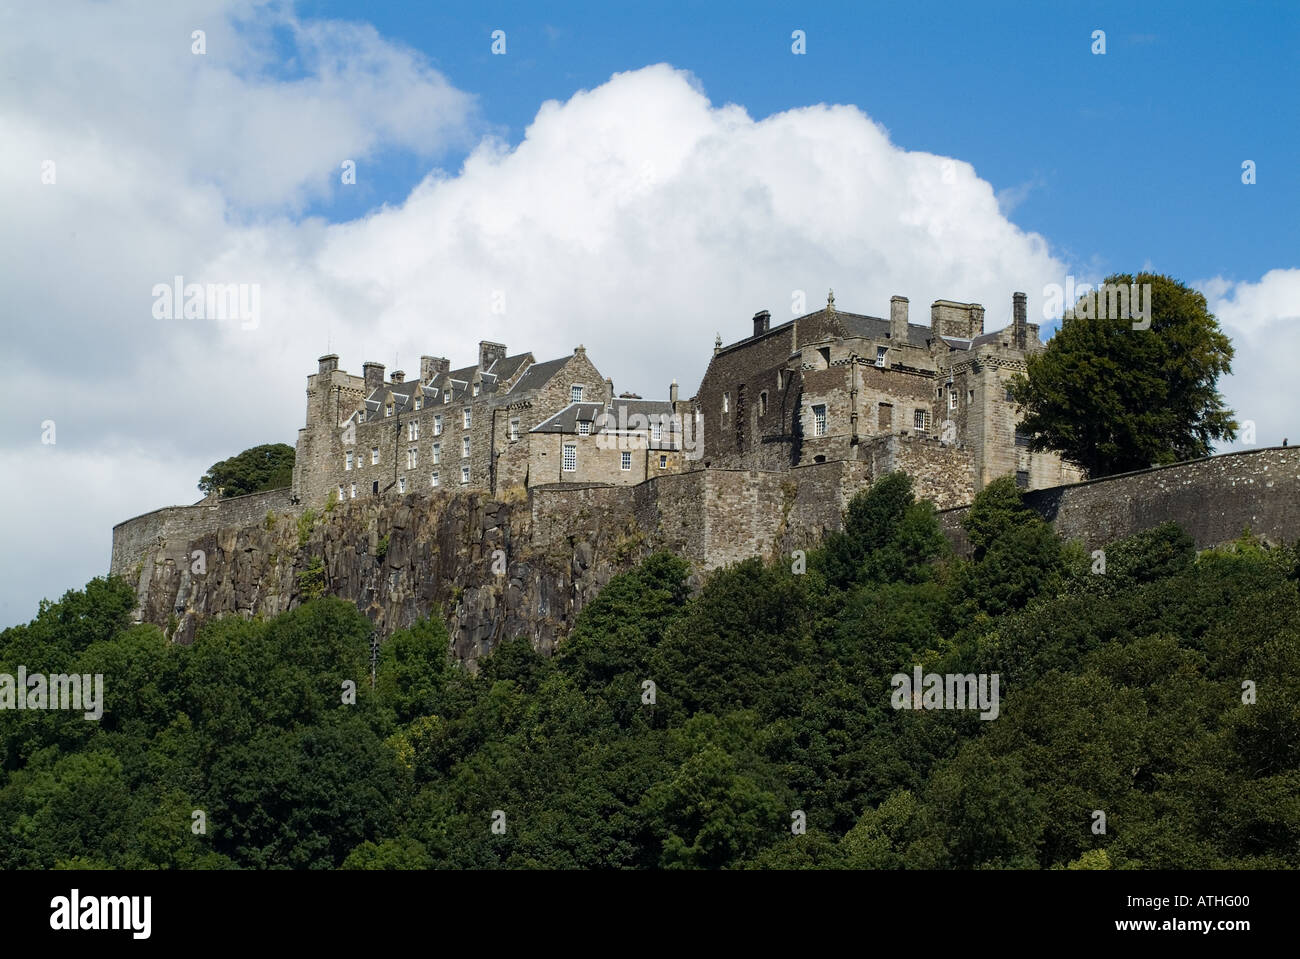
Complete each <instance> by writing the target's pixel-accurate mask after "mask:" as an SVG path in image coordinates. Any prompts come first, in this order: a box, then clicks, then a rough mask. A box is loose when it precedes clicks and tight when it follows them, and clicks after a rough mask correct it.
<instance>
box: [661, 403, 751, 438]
mask: <svg viewBox="0 0 1300 959" xmlns="http://www.w3.org/2000/svg"><path fill="white" fill-rule="evenodd" d="M763 395H764V396H766V395H767V394H766V393H764V394H763ZM663 436H664V424H663V423H662V422H661V421H660V420H658V419H656V420H655V421H654V422H653V423H651V424H650V438H651V439H652V440H654V441H655V442H656V443H658V442H659V441H660V440H661V439H663Z"/></svg>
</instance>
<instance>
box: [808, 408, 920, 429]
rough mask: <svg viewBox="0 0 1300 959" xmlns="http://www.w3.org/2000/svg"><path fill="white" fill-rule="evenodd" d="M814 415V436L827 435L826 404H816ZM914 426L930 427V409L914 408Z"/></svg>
mask: <svg viewBox="0 0 1300 959" xmlns="http://www.w3.org/2000/svg"><path fill="white" fill-rule="evenodd" d="M880 405H881V406H885V405H887V404H884V403H882V404H880ZM812 416H813V436H825V435H826V430H827V427H826V406H825V405H824V404H821V403H818V404H817V405H816V406H814V407H813V408H812ZM912 426H913V427H915V428H916V429H918V430H921V431H924V430H928V429H929V428H930V411H929V410H913V411H912Z"/></svg>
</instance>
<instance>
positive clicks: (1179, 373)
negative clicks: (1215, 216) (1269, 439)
mask: <svg viewBox="0 0 1300 959" xmlns="http://www.w3.org/2000/svg"><path fill="white" fill-rule="evenodd" d="M1105 282H1106V283H1118V284H1123V285H1124V286H1125V287H1126V288H1127V287H1128V286H1129V285H1130V284H1138V285H1139V286H1141V285H1142V284H1150V286H1151V303H1150V308H1151V312H1150V324H1151V325H1150V328H1149V329H1139V330H1135V329H1133V324H1134V322H1139V321H1137V320H1134V319H1126V318H1123V317H1121V316H1118V315H1112V314H1111V311H1110V310H1109V309H1106V310H1105V311H1104V312H1105V313H1106V318H1097V317H1091V316H1090V317H1086V318H1085V317H1082V316H1077V315H1076V318H1074V319H1068V318H1067V319H1066V320H1065V321H1064V323H1063V324H1062V326H1061V329H1060V330H1059V331H1058V332H1057V333H1056V335H1055V336H1053V337H1052V339H1051V340H1050V341H1049V342H1048V344H1047V349H1046V350H1044V351H1043V352H1042V353H1040V354H1037V355H1034V356H1030V357H1029V359H1028V361H1027V363H1026V371H1025V373H1024V374H1017V375H1016V376H1015V377H1014V378H1013V379H1012V385H1011V390H1012V394H1013V396H1014V397H1015V399H1016V401H1017V403H1019V404H1020V405H1021V406H1022V407H1023V408H1024V410H1025V416H1024V418H1023V421H1022V424H1021V429H1022V430H1023V431H1025V432H1027V433H1029V434H1031V435H1032V440H1031V446H1030V448H1031V449H1034V450H1059V451H1060V452H1061V454H1062V455H1063V456H1064V457H1065V458H1066V459H1068V460H1071V461H1073V462H1076V463H1078V464H1080V465H1081V466H1083V467H1084V468H1085V469H1086V470H1087V471H1088V474H1089V476H1091V477H1094V478H1096V477H1101V476H1109V475H1112V474H1115V473H1123V472H1127V471H1129V470H1136V469H1144V468H1146V467H1149V466H1154V465H1159V464H1164V463H1175V462H1179V461H1182V460H1188V459H1196V458H1198V457H1202V456H1208V455H1209V454H1210V453H1211V452H1212V450H1213V442H1214V441H1215V440H1231V439H1233V438H1234V437H1235V436H1236V430H1237V423H1236V422H1235V421H1234V420H1233V418H1232V411H1231V410H1229V409H1228V408H1227V407H1226V406H1224V404H1223V397H1222V396H1220V394H1219V393H1218V391H1217V384H1218V378H1219V377H1220V376H1221V375H1223V374H1225V373H1230V372H1231V371H1232V370H1231V367H1232V355H1233V350H1232V344H1231V342H1230V341H1229V340H1228V337H1227V335H1225V334H1224V333H1223V331H1222V330H1221V329H1220V328H1219V324H1218V320H1217V319H1216V318H1215V316H1214V314H1212V313H1210V312H1209V311H1208V309H1207V308H1206V304H1205V297H1204V296H1203V295H1202V294H1200V293H1198V292H1197V291H1196V290H1193V289H1191V288H1189V287H1187V286H1184V285H1183V284H1181V283H1179V282H1178V281H1177V280H1175V279H1173V278H1172V277H1168V276H1159V275H1156V274H1151V273H1140V274H1138V275H1137V276H1136V277H1135V276H1131V275H1127V274H1122V275H1115V276H1110V277H1107V278H1106V280H1105ZM1104 300H1105V298H1103V302H1104ZM1066 305H1067V307H1068V306H1071V304H1066ZM1116 305H1117V306H1118V304H1116ZM1118 312H1119V311H1118V310H1116V311H1115V313H1116V314H1118Z"/></svg>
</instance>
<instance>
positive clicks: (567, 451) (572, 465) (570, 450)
mask: <svg viewBox="0 0 1300 959" xmlns="http://www.w3.org/2000/svg"><path fill="white" fill-rule="evenodd" d="M577 468H578V447H577V446H576V445H574V444H573V443H565V444H564V471H565V472H566V473H572V472H573V471H574V470H576V469H577Z"/></svg>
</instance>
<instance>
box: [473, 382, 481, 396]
mask: <svg viewBox="0 0 1300 959" xmlns="http://www.w3.org/2000/svg"><path fill="white" fill-rule="evenodd" d="M479 389H480V387H479V384H477V383H475V384H474V395H475V396H478V393H479Z"/></svg>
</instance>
